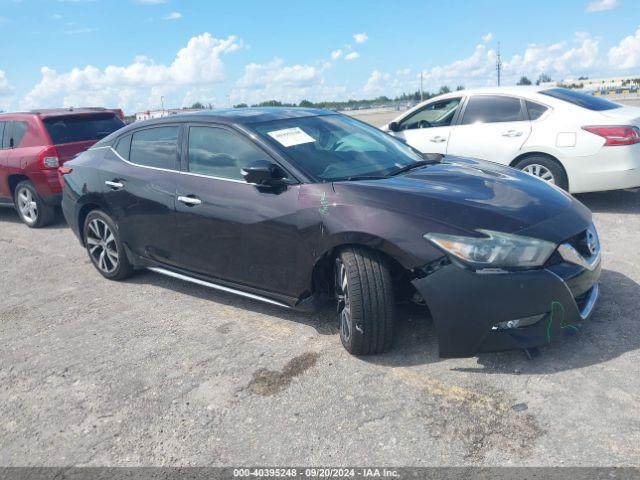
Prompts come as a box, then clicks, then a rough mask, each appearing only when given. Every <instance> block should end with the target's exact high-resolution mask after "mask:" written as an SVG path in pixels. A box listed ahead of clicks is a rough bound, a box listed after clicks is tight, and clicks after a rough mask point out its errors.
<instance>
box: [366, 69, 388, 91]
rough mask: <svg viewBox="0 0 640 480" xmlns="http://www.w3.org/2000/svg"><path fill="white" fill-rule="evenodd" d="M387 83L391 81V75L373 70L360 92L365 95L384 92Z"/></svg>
mask: <svg viewBox="0 0 640 480" xmlns="http://www.w3.org/2000/svg"><path fill="white" fill-rule="evenodd" d="M389 81H391V75H389V74H388V73H382V72H381V71H379V70H374V71H373V72H371V75H370V76H369V78H368V79H367V83H365V84H364V87H363V88H362V90H363V91H364V93H367V94H372V93H382V92H384V91H385V90H386V87H387V84H388V83H389Z"/></svg>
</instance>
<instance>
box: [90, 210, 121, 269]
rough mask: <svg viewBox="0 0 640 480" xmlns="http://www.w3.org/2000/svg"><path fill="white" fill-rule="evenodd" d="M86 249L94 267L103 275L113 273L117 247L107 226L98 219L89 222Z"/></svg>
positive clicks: (116, 264) (115, 266)
mask: <svg viewBox="0 0 640 480" xmlns="http://www.w3.org/2000/svg"><path fill="white" fill-rule="evenodd" d="M87 249H88V250H89V255H91V258H92V259H93V261H94V263H95V264H96V266H97V267H98V268H99V269H100V270H101V271H102V272H104V273H107V274H110V273H113V272H114V271H115V270H116V269H117V268H118V260H119V255H118V246H117V244H116V238H115V236H114V235H113V232H112V231H111V229H110V228H109V226H108V225H107V224H106V223H105V222H104V221H102V220H100V219H99V218H94V219H93V220H91V221H90V222H89V226H88V228H87Z"/></svg>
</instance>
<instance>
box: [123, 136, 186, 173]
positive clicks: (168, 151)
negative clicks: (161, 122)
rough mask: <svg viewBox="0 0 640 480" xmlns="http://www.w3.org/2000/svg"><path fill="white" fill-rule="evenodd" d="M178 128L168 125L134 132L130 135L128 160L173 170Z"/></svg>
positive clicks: (176, 154) (176, 151) (176, 150)
mask: <svg viewBox="0 0 640 480" xmlns="http://www.w3.org/2000/svg"><path fill="white" fill-rule="evenodd" d="M179 128H180V127H178V126H177V125H170V126H166V127H155V128H147V129H145V130H140V131H138V132H135V133H134V134H133V135H132V136H131V149H130V152H129V161H130V162H132V163H135V164H137V165H142V166H145V167H153V168H164V169H168V170H175V169H176V161H177V159H178V132H179Z"/></svg>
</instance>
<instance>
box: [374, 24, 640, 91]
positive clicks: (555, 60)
mask: <svg viewBox="0 0 640 480" xmlns="http://www.w3.org/2000/svg"><path fill="white" fill-rule="evenodd" d="M639 35H640V34H639ZM639 40H640V36H639ZM623 42H624V41H623ZM621 55H622V54H621ZM605 67H606V65H605V62H603V60H602V58H601V57H600V55H599V40H598V39H597V38H594V37H591V36H590V35H589V34H586V33H576V34H575V35H574V40H573V41H572V42H561V43H555V44H551V45H545V44H530V45H528V46H527V47H526V48H525V49H524V50H523V51H522V52H519V53H516V54H515V55H513V56H511V57H503V70H502V81H503V84H505V85H509V84H511V85H515V83H516V82H517V81H518V79H519V78H520V77H521V76H522V75H526V76H528V77H529V78H531V79H532V80H535V79H537V78H538V76H539V75H540V74H542V73H545V74H547V75H549V76H551V77H552V78H553V79H556V80H560V79H562V78H566V77H568V76H573V75H575V76H577V75H581V74H586V75H588V74H591V73H592V72H593V71H602V69H604V68H605ZM422 73H423V82H424V89H425V90H427V91H432V92H433V91H437V90H438V89H439V88H440V87H441V86H444V85H448V86H449V87H451V88H453V87H455V86H457V85H464V86H466V87H481V86H488V85H495V84H496V52H495V50H493V49H490V48H489V47H488V46H487V45H486V44H484V43H479V44H478V45H476V47H475V49H474V50H473V53H472V54H471V55H469V56H468V57H466V58H462V59H459V60H455V61H453V62H451V63H448V64H445V65H436V66H432V67H430V68H426V69H424V70H423V72H422ZM419 86H420V80H419V73H418V74H417V75H413V76H410V75H407V74H405V69H401V70H398V71H397V72H396V73H395V75H391V74H389V73H386V72H382V71H378V70H375V71H374V72H372V74H371V75H370V77H369V78H368V80H367V81H366V83H365V84H364V86H363V91H364V92H365V93H367V94H378V95H382V94H384V95H393V94H397V93H402V92H409V91H416V90H417V89H418V88H419Z"/></svg>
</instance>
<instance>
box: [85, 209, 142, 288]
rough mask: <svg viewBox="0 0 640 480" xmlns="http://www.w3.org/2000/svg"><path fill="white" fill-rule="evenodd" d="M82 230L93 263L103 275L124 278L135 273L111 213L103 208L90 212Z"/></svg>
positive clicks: (109, 277) (115, 278) (118, 278)
mask: <svg viewBox="0 0 640 480" xmlns="http://www.w3.org/2000/svg"><path fill="white" fill-rule="evenodd" d="M82 232H83V239H84V244H85V247H86V249H87V253H88V254H89V258H90V259H91V263H93V266H94V267H96V269H97V270H98V272H100V274H101V275H102V276H103V277H105V278H108V279H109V280H124V279H125V278H128V277H130V276H131V275H132V274H133V272H134V268H133V266H132V265H131V262H129V258H127V253H126V252H125V250H124V246H123V244H122V241H121V240H120V234H119V232H118V228H117V227H116V225H115V223H114V222H113V220H111V218H110V217H109V215H107V214H106V213H104V212H103V211H101V210H93V211H91V212H89V215H87V218H86V219H85V221H84V227H83V230H82Z"/></svg>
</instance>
